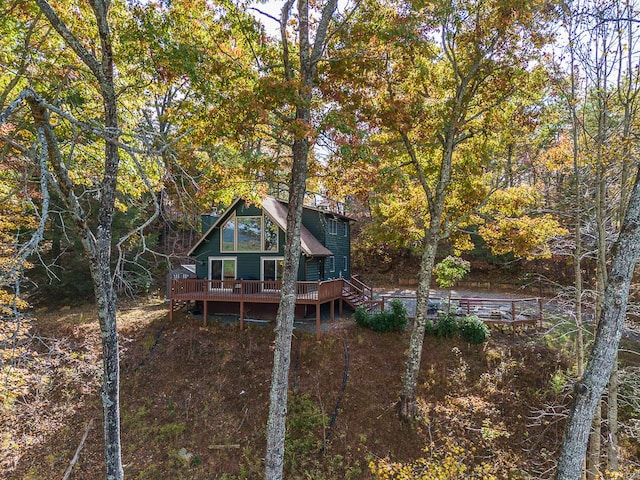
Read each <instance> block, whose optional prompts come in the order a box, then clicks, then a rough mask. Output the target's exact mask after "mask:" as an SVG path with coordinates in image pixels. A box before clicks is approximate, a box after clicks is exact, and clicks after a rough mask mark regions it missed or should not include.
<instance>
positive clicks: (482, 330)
mask: <svg viewBox="0 0 640 480" xmlns="http://www.w3.org/2000/svg"><path fill="white" fill-rule="evenodd" d="M459 329H460V335H461V336H462V338H464V339H465V340H466V341H468V342H469V343H473V344H475V345H477V344H480V343H484V342H486V341H487V340H488V339H489V336H490V332H489V327H487V325H486V324H485V323H484V322H483V321H482V320H480V319H479V318H478V317H477V316H475V315H470V316H468V317H464V318H463V319H462V320H460V322H459Z"/></svg>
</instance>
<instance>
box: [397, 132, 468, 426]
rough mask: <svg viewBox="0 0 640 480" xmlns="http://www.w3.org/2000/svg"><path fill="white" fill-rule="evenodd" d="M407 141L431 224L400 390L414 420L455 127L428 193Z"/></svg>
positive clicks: (402, 408)
mask: <svg viewBox="0 0 640 480" xmlns="http://www.w3.org/2000/svg"><path fill="white" fill-rule="evenodd" d="M403 138H404V143H405V146H406V147H407V149H408V151H409V154H410V156H411V158H412V161H413V163H414V165H415V167H416V169H417V170H418V172H419V176H420V178H421V182H422V186H423V188H424V190H425V193H427V199H428V200H429V213H430V218H429V227H428V229H427V231H426V232H425V233H426V235H425V239H424V243H423V252H422V259H421V261H420V278H419V283H418V289H417V291H416V319H415V321H414V322H413V328H412V329H411V339H410V340H409V352H408V354H407V366H406V369H405V374H404V378H403V381H402V393H401V394H400V402H399V412H400V417H401V418H402V419H404V420H406V421H413V420H414V419H415V418H416V414H417V398H418V375H419V373H420V363H421V360H422V345H423V343H424V329H425V325H426V321H427V307H428V305H429V286H430V284H431V274H432V271H433V265H434V263H435V258H436V253H437V250H438V243H439V241H440V238H441V235H442V233H441V223H442V212H443V210H444V202H445V199H446V196H447V188H448V187H449V183H450V182H451V168H452V162H453V151H454V148H455V144H456V142H455V131H454V130H453V129H449V130H447V132H446V136H445V142H443V153H442V161H441V163H440V174H439V177H438V184H437V186H436V189H435V195H434V196H433V197H432V196H431V195H429V194H428V192H429V187H428V185H427V184H426V177H425V176H424V174H423V172H422V169H421V167H420V164H419V162H418V159H417V157H416V155H415V152H414V150H413V148H412V145H411V143H410V142H409V139H408V136H407V135H404V136H403Z"/></svg>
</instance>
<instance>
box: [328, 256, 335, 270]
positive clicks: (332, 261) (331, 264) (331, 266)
mask: <svg viewBox="0 0 640 480" xmlns="http://www.w3.org/2000/svg"><path fill="white" fill-rule="evenodd" d="M329 271H330V272H335V271H336V257H334V256H331V257H329Z"/></svg>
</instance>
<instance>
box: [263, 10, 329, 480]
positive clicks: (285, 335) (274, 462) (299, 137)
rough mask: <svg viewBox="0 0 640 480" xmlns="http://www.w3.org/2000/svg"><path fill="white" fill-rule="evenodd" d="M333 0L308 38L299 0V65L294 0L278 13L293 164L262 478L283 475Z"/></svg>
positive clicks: (307, 12) (307, 13)
mask: <svg viewBox="0 0 640 480" xmlns="http://www.w3.org/2000/svg"><path fill="white" fill-rule="evenodd" d="M337 3H338V2H337V0H328V1H327V2H326V3H323V4H322V5H321V9H320V19H319V21H318V23H317V25H316V27H315V32H313V33H315V36H314V37H313V40H312V24H311V16H310V8H311V7H310V4H309V1H308V0H298V2H297V13H298V16H297V20H298V25H297V27H298V32H297V34H298V38H297V46H298V62H299V63H298V67H297V69H296V66H295V63H296V62H295V60H294V59H293V58H292V57H293V53H294V52H293V51H292V49H291V46H290V43H291V40H292V39H291V38H290V37H289V32H288V25H289V22H290V17H291V12H292V8H293V5H294V0H287V1H286V2H285V4H284V6H283V7H282V16H281V19H280V31H281V39H280V40H281V42H282V44H281V48H282V62H283V65H284V70H283V75H284V78H283V80H284V82H286V83H293V84H294V85H295V86H296V87H295V92H294V97H293V98H294V105H295V107H294V116H293V117H292V118H289V119H288V122H287V123H288V128H289V129H291V131H292V134H293V144H292V146H291V149H292V157H293V158H292V166H291V174H290V179H289V205H288V213H287V241H286V245H285V260H284V273H283V278H282V291H281V297H280V305H279V307H278V313H277V317H276V339H275V350H274V360H273V372H272V375H271V392H270V395H269V419H268V423H267V452H266V456H265V478H266V479H268V480H274V479H281V478H282V475H283V465H284V440H285V422H286V416H287V393H288V384H289V365H290V363H291V338H292V334H293V317H294V310H295V304H296V283H297V278H298V266H299V262H300V227H301V224H302V207H303V202H304V194H305V191H306V181H307V170H308V165H307V162H308V158H309V152H310V148H311V145H312V142H313V137H314V135H313V124H312V109H311V108H312V99H313V95H314V89H315V87H316V85H317V72H318V64H319V62H320V61H321V60H322V59H323V57H324V53H325V46H326V42H327V38H328V34H329V27H330V25H331V23H332V21H333V17H334V14H335V11H336V7H337Z"/></svg>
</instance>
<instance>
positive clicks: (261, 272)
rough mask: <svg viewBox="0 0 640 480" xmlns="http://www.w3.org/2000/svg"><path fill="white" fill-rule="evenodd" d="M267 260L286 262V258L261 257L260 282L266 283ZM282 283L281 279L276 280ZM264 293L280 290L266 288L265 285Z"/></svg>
mask: <svg viewBox="0 0 640 480" xmlns="http://www.w3.org/2000/svg"><path fill="white" fill-rule="evenodd" d="M265 260H275V261H276V262H277V261H278V260H282V261H283V262H284V257H260V281H261V282H265V281H266V280H265V279H264V261H265ZM277 272H278V267H277V266H276V273H277ZM278 280H280V281H282V279H281V278H276V281H278ZM262 291H263V292H278V291H279V290H278V289H275V288H264V284H262Z"/></svg>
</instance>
